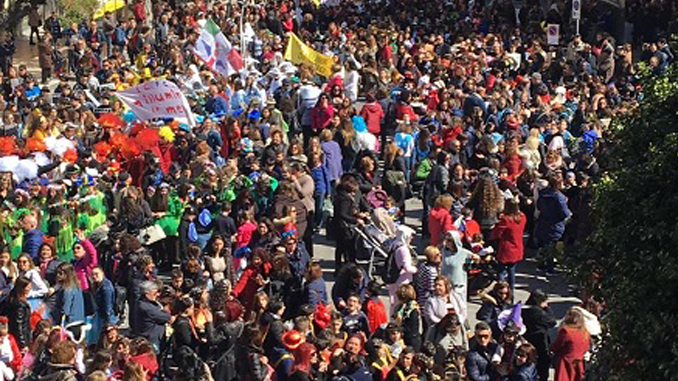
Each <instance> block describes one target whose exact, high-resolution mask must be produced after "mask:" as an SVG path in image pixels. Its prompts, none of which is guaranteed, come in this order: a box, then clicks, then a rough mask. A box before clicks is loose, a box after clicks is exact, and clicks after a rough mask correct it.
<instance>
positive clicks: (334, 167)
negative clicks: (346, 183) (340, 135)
mask: <svg viewBox="0 0 678 381" xmlns="http://www.w3.org/2000/svg"><path fill="white" fill-rule="evenodd" d="M321 146H322V149H323V153H324V154H325V167H326V168H327V177H328V180H329V181H334V180H337V179H339V178H340V177H341V175H343V174H344V170H343V168H342V166H341V161H342V160H343V157H342V156H341V147H339V143H337V142H335V141H333V140H330V141H329V142H323V143H322V144H321Z"/></svg>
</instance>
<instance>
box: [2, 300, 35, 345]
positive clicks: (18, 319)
mask: <svg viewBox="0 0 678 381" xmlns="http://www.w3.org/2000/svg"><path fill="white" fill-rule="evenodd" d="M2 314H3V315H5V316H8V317H11V319H9V323H8V325H7V327H8V330H9V333H10V334H11V335H12V336H14V338H15V339H16V343H17V345H18V346H19V348H26V347H28V344H30V343H31V322H30V320H31V306H30V305H29V304H28V303H27V302H21V301H18V300H14V301H10V300H8V301H7V302H6V304H5V305H4V306H3V309H2Z"/></svg>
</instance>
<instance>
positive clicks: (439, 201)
mask: <svg viewBox="0 0 678 381" xmlns="http://www.w3.org/2000/svg"><path fill="white" fill-rule="evenodd" d="M453 201H454V199H453V198H452V196H451V195H449V194H441V195H440V196H438V198H436V202H435V207H436V208H445V209H448V210H449V209H450V208H452V202H453Z"/></svg>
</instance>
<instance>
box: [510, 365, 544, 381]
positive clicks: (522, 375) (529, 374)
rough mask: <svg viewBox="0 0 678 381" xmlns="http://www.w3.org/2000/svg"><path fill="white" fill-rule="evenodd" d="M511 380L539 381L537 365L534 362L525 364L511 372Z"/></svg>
mask: <svg viewBox="0 0 678 381" xmlns="http://www.w3.org/2000/svg"><path fill="white" fill-rule="evenodd" d="M509 380H510V381H539V375H538V374H537V367H536V366H535V365H534V364H524V365H522V366H520V367H518V368H515V369H513V371H512V372H511V378H510V379H509Z"/></svg>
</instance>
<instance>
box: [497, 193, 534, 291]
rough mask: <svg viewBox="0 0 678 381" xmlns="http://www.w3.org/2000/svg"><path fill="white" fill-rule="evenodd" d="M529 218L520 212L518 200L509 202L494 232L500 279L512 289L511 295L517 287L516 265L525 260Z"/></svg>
mask: <svg viewBox="0 0 678 381" xmlns="http://www.w3.org/2000/svg"><path fill="white" fill-rule="evenodd" d="M526 222H527V217H525V214H524V213H523V212H521V211H520V204H519V203H518V202H517V201H516V200H513V199H512V200H507V201H506V203H505V205H504V214H502V216H501V218H500V219H499V222H498V223H497V224H496V225H495V226H494V230H493V231H492V240H494V241H498V245H497V247H498V250H497V261H498V262H499V266H500V271H499V278H500V279H501V280H506V278H507V277H508V283H509V286H510V287H511V295H513V291H515V285H516V264H517V263H518V262H520V261H522V260H523V254H524V250H525V249H524V246H523V232H524V231H525V223H526Z"/></svg>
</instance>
